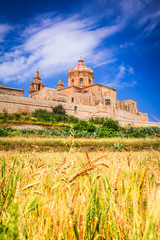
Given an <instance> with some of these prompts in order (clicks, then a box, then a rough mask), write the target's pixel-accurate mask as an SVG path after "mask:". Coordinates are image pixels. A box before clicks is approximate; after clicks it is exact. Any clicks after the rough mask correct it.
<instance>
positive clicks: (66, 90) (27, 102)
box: [0, 59, 155, 126]
mask: <svg viewBox="0 0 160 240" xmlns="http://www.w3.org/2000/svg"><path fill="white" fill-rule="evenodd" d="M58 104H61V105H62V106H63V107H64V108H65V110H66V112H67V114H69V115H74V116H76V117H78V118H80V119H89V118H90V117H110V118H113V119H115V120H118V121H119V123H120V124H121V125H127V124H132V125H136V126H142V125H143V126H144V125H145V126H150V125H155V124H154V123H152V124H151V123H149V122H148V115H147V114H146V113H140V112H139V111H138V108H137V103H136V102H135V101H133V100H131V99H128V100H124V101H120V100H118V99H117V90H116V89H115V88H110V87H107V86H104V85H102V84H98V83H94V72H93V70H92V69H90V68H88V67H86V66H85V65H84V61H83V59H80V60H79V61H78V65H77V66H76V67H73V68H72V69H71V70H70V71H69V73H68V87H64V83H63V81H62V79H61V78H60V80H59V82H58V86H57V88H56V89H52V88H47V87H45V83H44V81H43V82H42V81H41V77H40V74H39V71H37V72H36V75H35V77H34V80H33V81H31V82H30V91H29V98H28V97H24V89H13V88H7V87H4V86H2V85H0V112H2V111H3V110H4V109H6V110H7V111H8V112H10V113H14V112H30V113H31V112H32V111H34V110H36V109H39V108H42V109H47V110H50V111H51V108H52V107H55V106H57V105H58Z"/></svg>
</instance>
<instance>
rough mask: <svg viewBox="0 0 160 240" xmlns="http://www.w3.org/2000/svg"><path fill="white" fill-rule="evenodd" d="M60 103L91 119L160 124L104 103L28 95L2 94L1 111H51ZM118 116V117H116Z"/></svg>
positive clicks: (71, 113) (71, 111)
mask: <svg viewBox="0 0 160 240" xmlns="http://www.w3.org/2000/svg"><path fill="white" fill-rule="evenodd" d="M58 104H62V106H63V107H64V108H65V109H66V112H67V114H69V115H74V116H76V117H78V118H80V119H89V118H90V117H111V118H113V119H115V120H118V121H119V123H120V124H121V125H122V126H126V125H128V124H131V125H134V126H159V127H160V123H156V122H145V121H144V122H142V121H140V116H139V115H136V114H132V113H128V112H126V111H123V110H118V111H116V112H115V113H111V112H109V109H108V111H107V108H105V107H104V106H103V105H98V106H87V105H81V104H74V103H66V102H61V101H54V100H52V101H49V100H41V99H32V98H28V97H19V96H11V95H4V94H0V112H3V110H4V109H5V110H7V111H8V112H9V113H16V112H18V113H22V112H29V113H31V112H33V111H34V110H36V109H39V108H42V109H46V110H48V111H51V107H55V106H57V105H58ZM115 116H116V117H115Z"/></svg>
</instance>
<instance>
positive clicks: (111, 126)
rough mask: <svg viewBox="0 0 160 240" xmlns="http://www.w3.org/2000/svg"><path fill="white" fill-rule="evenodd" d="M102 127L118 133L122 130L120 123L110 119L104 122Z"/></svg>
mask: <svg viewBox="0 0 160 240" xmlns="http://www.w3.org/2000/svg"><path fill="white" fill-rule="evenodd" d="M102 127H103V128H104V127H105V128H107V129H112V130H114V131H118V130H120V128H121V127H120V125H119V123H118V121H115V120H113V119H111V118H108V119H106V120H105V121H104V123H103V124H102Z"/></svg>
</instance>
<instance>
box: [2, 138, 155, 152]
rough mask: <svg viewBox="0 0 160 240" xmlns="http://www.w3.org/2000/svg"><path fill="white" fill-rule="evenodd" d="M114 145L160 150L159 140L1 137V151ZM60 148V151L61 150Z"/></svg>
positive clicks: (93, 147)
mask: <svg viewBox="0 0 160 240" xmlns="http://www.w3.org/2000/svg"><path fill="white" fill-rule="evenodd" d="M114 143H119V145H122V147H121V148H122V149H124V150H132V149H133V150H141V149H146V148H147V149H152V148H153V149H154V148H155V149H158V150H160V139H159V138H142V139H141V138H138V139H136V138H107V139H104V138H102V139H86V138H80V139H77V138H57V137H55V138H53V137H0V150H14V149H21V150H34V151H39V150H41V151H42V150H43V151H45V150H47V151H48V150H49V149H50V150H51V149H54V151H56V150H57V151H59V150H61V151H65V150H67V151H68V150H69V149H70V148H71V147H74V148H75V147H76V148H77V149H78V151H79V150H83V149H84V148H88V149H89V151H90V150H96V151H97V149H98V148H99V147H103V148H107V149H108V150H112V151H113V150H114V149H115V147H114V146H113V145H114ZM59 148H60V149H59Z"/></svg>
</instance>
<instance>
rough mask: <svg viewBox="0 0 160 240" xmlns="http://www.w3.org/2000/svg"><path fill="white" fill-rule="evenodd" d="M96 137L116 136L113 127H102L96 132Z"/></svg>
mask: <svg viewBox="0 0 160 240" xmlns="http://www.w3.org/2000/svg"><path fill="white" fill-rule="evenodd" d="M98 137H99V138H111V137H117V134H116V132H115V131H114V130H113V129H107V128H106V129H105V128H102V129H101V131H100V132H99V133H98Z"/></svg>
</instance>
